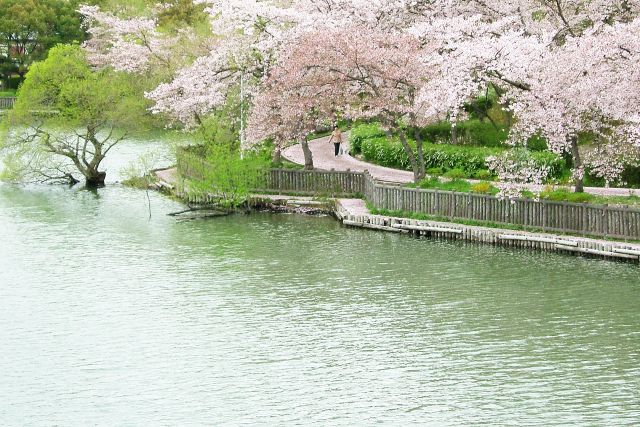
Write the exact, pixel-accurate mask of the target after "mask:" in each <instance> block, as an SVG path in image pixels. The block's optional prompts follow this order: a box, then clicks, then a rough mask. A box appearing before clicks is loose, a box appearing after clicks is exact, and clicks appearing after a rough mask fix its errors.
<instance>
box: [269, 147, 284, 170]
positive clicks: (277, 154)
mask: <svg viewBox="0 0 640 427" xmlns="http://www.w3.org/2000/svg"><path fill="white" fill-rule="evenodd" d="M271 162H272V163H273V164H274V165H280V164H281V163H282V150H281V149H280V147H278V146H276V148H275V149H274V150H273V154H272V155H271Z"/></svg>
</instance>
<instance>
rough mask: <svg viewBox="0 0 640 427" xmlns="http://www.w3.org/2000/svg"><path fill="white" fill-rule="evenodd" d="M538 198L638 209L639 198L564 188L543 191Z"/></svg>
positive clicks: (639, 204) (639, 205)
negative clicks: (596, 193) (578, 191)
mask: <svg viewBox="0 0 640 427" xmlns="http://www.w3.org/2000/svg"><path fill="white" fill-rule="evenodd" d="M540 198H541V199H545V200H552V201H558V202H571V203H587V204H593V205H624V206H630V207H640V197H638V196H598V195H595V194H589V193H574V192H571V191H569V190H567V189H564V188H561V189H556V190H548V191H543V192H542V193H540Z"/></svg>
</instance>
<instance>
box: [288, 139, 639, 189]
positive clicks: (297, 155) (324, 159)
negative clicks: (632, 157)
mask: <svg viewBox="0 0 640 427" xmlns="http://www.w3.org/2000/svg"><path fill="white" fill-rule="evenodd" d="M343 137H344V139H345V141H348V140H349V133H348V132H345V133H344V134H343ZM348 145H349V143H348V142H346V143H344V144H343V147H344V148H345V152H348V151H349V146H348ZM309 148H310V149H311V152H312V153H313V164H314V166H315V167H316V168H318V169H324V170H331V169H335V170H337V171H346V170H351V171H354V172H363V171H365V170H368V171H369V173H371V175H372V176H373V177H374V178H376V179H378V180H381V181H390V182H397V183H403V184H404V183H409V182H413V173H412V172H408V171H403V170H398V169H392V168H386V167H384V166H378V165H374V164H371V163H367V162H363V161H362V160H358V159H356V158H354V157H352V156H350V155H349V154H343V155H340V156H337V157H336V156H335V155H334V149H333V144H332V143H329V137H328V136H327V137H324V138H319V139H316V140H313V141H311V142H309ZM282 155H283V156H284V157H285V158H286V159H287V160H289V161H292V162H294V163H297V164H300V165H304V154H303V152H302V146H301V145H300V144H296V145H292V146H291V147H288V148H287V149H285V150H284V152H283V153H282ZM469 182H471V183H477V182H480V181H478V180H473V179H470V180H469ZM544 187H545V186H542V185H539V186H527V188H529V189H531V190H534V191H542V190H544ZM558 188H560V187H558ZM566 188H568V189H570V190H572V191H573V189H572V188H571V187H566ZM585 192H586V193H590V194H595V195H599V196H629V195H631V194H634V195H636V196H640V190H633V189H628V188H602V187H585Z"/></svg>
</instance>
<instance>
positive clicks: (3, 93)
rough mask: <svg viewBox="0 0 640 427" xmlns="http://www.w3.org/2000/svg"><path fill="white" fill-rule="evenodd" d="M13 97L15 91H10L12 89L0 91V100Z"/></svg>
mask: <svg viewBox="0 0 640 427" xmlns="http://www.w3.org/2000/svg"><path fill="white" fill-rule="evenodd" d="M14 96H16V91H15V90H12V89H8V90H0V98H3V97H9V98H11V97H14Z"/></svg>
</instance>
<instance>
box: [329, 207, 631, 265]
mask: <svg viewBox="0 0 640 427" xmlns="http://www.w3.org/2000/svg"><path fill="white" fill-rule="evenodd" d="M335 214H336V217H337V218H338V220H340V221H341V222H342V223H343V224H344V225H346V226H348V227H357V228H366V229H373V230H380V231H386V232H394V233H399V232H404V233H412V234H414V235H417V236H425V237H432V238H438V239H448V240H464V241H468V242H473V243H482V244H490V245H496V246H504V247H510V248H520V249H529V250H535V251H548V252H559V253H565V254H571V255H586V256H591V257H597V258H604V259H612V260H613V259H616V260H624V261H632V262H636V263H637V262H640V244H632V243H626V242H615V241H609V240H600V239H590V238H585V237H573V236H564V235H554V234H548V233H531V232H527V231H513V230H505V229H499V228H489V227H480V226H471V225H463V224H456V223H449V222H439V221H428V220H415V219H407V218H398V217H391V216H383V215H372V214H370V213H369V212H368V210H367V208H366V205H365V202H364V201H363V200H356V199H337V200H336V211H335Z"/></svg>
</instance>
